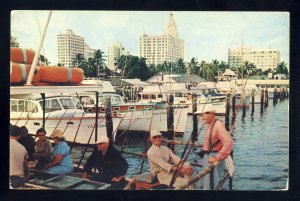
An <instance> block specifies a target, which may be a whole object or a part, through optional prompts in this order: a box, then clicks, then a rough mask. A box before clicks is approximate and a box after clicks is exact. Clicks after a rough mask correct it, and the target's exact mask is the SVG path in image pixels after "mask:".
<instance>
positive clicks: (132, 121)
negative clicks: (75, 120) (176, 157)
mask: <svg viewBox="0 0 300 201" xmlns="http://www.w3.org/2000/svg"><path fill="white" fill-rule="evenodd" d="M78 95H79V98H80V100H81V101H82V102H83V106H84V108H85V110H86V111H87V112H91V113H95V112H96V96H95V93H87V92H83V93H79V94H78ZM107 97H110V98H111V109H112V113H113V115H114V116H118V117H121V118H122V120H121V122H120V124H119V126H118V127H117V129H118V130H122V131H124V130H128V131H147V132H149V130H151V129H156V130H159V131H163V132H165V131H167V124H166V119H167V113H166V108H165V105H164V104H161V103H160V104H159V103H141V102H125V101H124V100H123V98H122V96H121V95H120V94H118V93H115V92H103V93H100V94H99V95H98V107H99V108H98V111H99V113H100V114H101V113H103V112H104V108H103V100H104V99H105V98H107Z"/></svg>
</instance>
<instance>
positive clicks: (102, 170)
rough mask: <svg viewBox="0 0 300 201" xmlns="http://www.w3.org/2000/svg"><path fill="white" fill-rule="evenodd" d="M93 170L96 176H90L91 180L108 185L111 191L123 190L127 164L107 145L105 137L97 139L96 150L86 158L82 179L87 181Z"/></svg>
mask: <svg viewBox="0 0 300 201" xmlns="http://www.w3.org/2000/svg"><path fill="white" fill-rule="evenodd" d="M93 168H96V169H97V170H98V174H97V175H91V179H92V180H95V181H99V182H104V183H109V184H111V189H123V188H124V187H125V186H126V184H127V182H126V181H125V174H126V172H127V169H128V163H127V161H126V160H125V159H124V158H123V156H122V155H121V153H120V152H119V151H118V150H117V149H116V148H115V147H113V146H112V145H110V144H109V139H108V137H107V136H100V137H99V140H98V141H97V148H96V149H95V151H94V152H93V153H92V154H91V156H90V157H89V158H88V160H87V162H86V164H85V166H84V173H83V175H82V177H83V178H86V179H87V178H88V177H89V176H88V174H91V171H92V169H93Z"/></svg>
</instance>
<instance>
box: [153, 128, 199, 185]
mask: <svg viewBox="0 0 300 201" xmlns="http://www.w3.org/2000/svg"><path fill="white" fill-rule="evenodd" d="M150 138H151V139H150V140H151V142H152V146H151V147H150V149H149V150H148V151H147V157H148V159H149V163H150V171H151V174H153V175H156V176H157V179H158V181H159V183H160V184H165V185H168V186H169V185H170V183H171V179H172V177H173V173H174V172H175V171H176V169H177V168H179V167H178V164H179V162H180V158H179V157H178V156H176V155H175V154H174V153H173V152H172V150H171V149H169V148H168V147H165V146H161V140H162V139H161V138H162V135H161V133H160V132H159V131H156V130H151V131H150ZM192 173H193V168H192V167H191V166H190V165H189V164H188V163H185V164H184V165H183V166H182V168H181V169H180V172H179V175H178V177H177V178H176V180H175V182H174V184H173V186H174V187H177V186H180V185H182V184H184V183H187V182H188V181H189V180H190V179H191V174H192ZM192 189H193V188H192V187H191V186H190V187H189V190H192Z"/></svg>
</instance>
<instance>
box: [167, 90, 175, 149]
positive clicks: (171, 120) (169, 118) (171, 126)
mask: <svg viewBox="0 0 300 201" xmlns="http://www.w3.org/2000/svg"><path fill="white" fill-rule="evenodd" d="M173 103H174V95H173V94H170V95H169V98H168V103H167V128H168V132H167V136H168V140H173V136H174V107H173ZM167 146H168V147H169V148H170V149H172V150H173V149H174V146H173V145H172V144H167Z"/></svg>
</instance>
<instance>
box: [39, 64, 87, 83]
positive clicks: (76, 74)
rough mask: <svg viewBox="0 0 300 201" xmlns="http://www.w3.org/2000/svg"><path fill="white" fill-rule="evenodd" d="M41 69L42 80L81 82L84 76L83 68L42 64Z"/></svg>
mask: <svg viewBox="0 0 300 201" xmlns="http://www.w3.org/2000/svg"><path fill="white" fill-rule="evenodd" d="M40 70H41V81H42V82H59V83H67V82H69V83H80V82H82V81H83V76H84V72H83V70H82V69H81V68H68V67H59V66H41V67H40Z"/></svg>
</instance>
